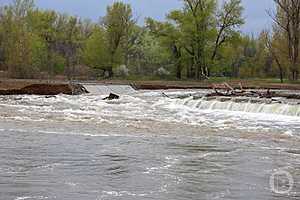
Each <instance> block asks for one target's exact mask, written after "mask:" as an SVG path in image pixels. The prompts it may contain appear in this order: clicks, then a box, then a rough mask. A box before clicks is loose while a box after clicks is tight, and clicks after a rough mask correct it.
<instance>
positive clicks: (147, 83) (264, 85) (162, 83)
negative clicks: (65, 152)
mask: <svg viewBox="0 0 300 200" xmlns="http://www.w3.org/2000/svg"><path fill="white" fill-rule="evenodd" d="M74 82H76V83H81V84H100V85H101V84H102V85H132V86H133V87H134V88H135V89H138V90H161V89H212V87H213V85H214V84H220V83H223V82H226V83H228V84H229V85H231V86H232V87H233V88H240V83H241V84H242V87H243V88H244V89H270V90H300V84H296V83H277V82H275V81H271V80H259V79H258V80H243V79H242V80H237V79H235V80H224V81H221V80H216V81H214V80H209V81H168V80H97V81H87V80H84V81H81V80H80V81H74ZM68 83H69V81H65V80H39V79H0V90H11V89H21V88H24V87H26V86H30V85H32V84H53V85H55V84H68Z"/></svg>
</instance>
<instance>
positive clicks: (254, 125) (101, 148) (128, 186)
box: [0, 89, 300, 200]
mask: <svg viewBox="0 0 300 200" xmlns="http://www.w3.org/2000/svg"><path fill="white" fill-rule="evenodd" d="M126 90H127V89H126ZM120 91H121V89H120ZM122 91H124V90H122ZM162 92H164V93H165V94H163V93H162ZM205 92H206V91H193V90H191V91H175V90H174V91H151V92H149V91H139V92H136V91H135V92H134V93H127V92H126V93H124V94H123V95H121V98H120V99H119V100H113V101H103V100H102V98H103V97H105V96H106V94H103V95H101V94H95V93H94V94H89V95H82V96H66V95H58V96H56V97H53V98H45V97H43V96H11V97H0V184H1V187H0V199H5V200H6V199H8V200H10V199H13V200H15V199H18V200H21V199H30V200H38V199H66V200H67V199H72V200H77V199H78V200H90V199H97V200H98V199H101V200H111V199H120V200H134V199H137V200H143V199H145V200H146V199H155V200H169V199H174V200H185V199H186V200H190V199H205V200H206V199H207V200H211V199H224V200H227V199H230V200H244V199H266V200H267V199H274V200H282V199H284V200H285V199H287V200H290V199H291V200H293V199H299V197H300V194H299V191H300V188H299V184H298V183H299V180H300V177H299V174H300V172H299V169H300V159H299V155H300V153H299V152H300V149H299V145H300V137H299V133H300V117H299V114H298V112H299V111H298V110H297V109H298V107H297V105H281V104H274V105H273V104H250V103H249V102H245V103H235V102H230V101H226V102H220V101H206V100H204V99H199V100H195V99H193V98H191V97H188V96H191V95H194V96H195V95H200V96H201V95H204V94H205ZM166 96H169V97H170V98H167V97H166ZM185 97H188V98H185ZM278 169H284V170H286V171H288V172H289V173H290V174H291V175H292V176H293V178H294V181H295V185H294V187H293V188H292V191H291V192H290V193H289V194H286V195H277V194H275V193H274V192H272V190H271V188H270V185H269V182H270V177H271V175H272V174H273V173H274V172H276V170H278Z"/></svg>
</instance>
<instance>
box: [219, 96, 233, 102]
mask: <svg viewBox="0 0 300 200" xmlns="http://www.w3.org/2000/svg"><path fill="white" fill-rule="evenodd" d="M231 99H232V98H231V97H220V98H218V100H219V101H221V102H226V101H231Z"/></svg>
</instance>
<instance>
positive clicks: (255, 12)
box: [0, 0, 274, 34]
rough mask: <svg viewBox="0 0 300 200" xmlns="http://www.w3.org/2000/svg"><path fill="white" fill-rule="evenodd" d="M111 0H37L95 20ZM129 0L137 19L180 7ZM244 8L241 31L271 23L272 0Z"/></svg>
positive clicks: (251, 1)
mask: <svg viewBox="0 0 300 200" xmlns="http://www.w3.org/2000/svg"><path fill="white" fill-rule="evenodd" d="M11 1H12V0H0V5H4V4H8V3H9V2H11ZM113 1H114V0H36V4H37V6H39V7H40V8H43V9H55V10H57V11H60V12H63V13H68V14H73V15H77V16H80V17H84V18H91V19H93V20H94V21H96V20H97V19H99V17H100V16H103V15H105V10H106V6H107V5H109V4H111V3H112V2H113ZM123 1H124V2H127V3H130V4H131V5H132V7H133V9H134V15H135V16H136V17H139V19H140V21H142V20H143V19H144V17H147V16H150V17H153V18H156V19H158V20H163V19H164V17H165V15H166V13H167V12H168V11H170V10H172V9H176V8H180V6H181V3H180V2H181V1H180V0H123ZM242 1H243V4H244V7H245V12H244V17H245V19H246V24H245V25H244V26H243V28H242V31H243V32H244V33H254V34H257V33H258V32H260V31H261V30H262V29H264V28H265V27H271V20H270V17H269V16H268V15H267V13H266V10H269V9H274V8H273V7H274V6H273V3H272V2H273V0H242Z"/></svg>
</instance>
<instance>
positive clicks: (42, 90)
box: [0, 84, 88, 96]
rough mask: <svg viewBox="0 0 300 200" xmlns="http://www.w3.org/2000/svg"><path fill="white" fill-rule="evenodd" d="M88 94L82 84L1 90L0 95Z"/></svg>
mask: <svg viewBox="0 0 300 200" xmlns="http://www.w3.org/2000/svg"><path fill="white" fill-rule="evenodd" d="M85 93H88V91H87V90H86V89H85V88H84V87H83V86H82V85H81V84H32V85H29V86H26V87H24V88H21V89H12V90H0V95H48V96H51V95H58V94H67V95H80V94H85Z"/></svg>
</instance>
